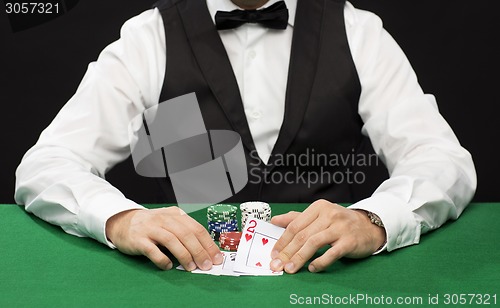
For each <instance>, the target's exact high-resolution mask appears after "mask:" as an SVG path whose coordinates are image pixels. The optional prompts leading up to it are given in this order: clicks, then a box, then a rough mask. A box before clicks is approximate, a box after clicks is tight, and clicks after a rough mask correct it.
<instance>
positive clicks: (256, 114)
mask: <svg viewBox="0 0 500 308" xmlns="http://www.w3.org/2000/svg"><path fill="white" fill-rule="evenodd" d="M250 117H251V118H252V119H254V120H258V119H260V118H261V117H262V112H260V111H259V110H254V111H252V113H250Z"/></svg>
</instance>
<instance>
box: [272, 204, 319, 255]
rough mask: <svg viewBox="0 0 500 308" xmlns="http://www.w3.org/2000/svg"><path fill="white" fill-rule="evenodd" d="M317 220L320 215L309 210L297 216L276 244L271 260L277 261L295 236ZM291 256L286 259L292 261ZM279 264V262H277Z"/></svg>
mask: <svg viewBox="0 0 500 308" xmlns="http://www.w3.org/2000/svg"><path fill="white" fill-rule="evenodd" d="M316 218H318V213H317V212H316V211H308V210H307V209H306V210H305V211H304V212H302V213H299V215H295V218H294V219H293V220H292V221H291V222H290V223H288V226H287V227H286V230H285V232H283V234H282V235H281V237H280V239H279V240H278V241H277V242H276V244H274V247H273V250H272V252H271V258H273V259H276V258H277V257H278V255H279V254H280V252H281V251H282V250H283V249H284V248H285V247H286V246H287V245H288V244H290V242H291V241H292V240H293V238H294V237H295V235H296V234H297V233H299V232H300V231H302V230H303V229H305V228H306V227H307V226H309V225H310V224H311V223H313V222H314V221H315V220H316ZM290 257H291V256H288V258H286V261H288V260H289V259H290ZM275 263H277V262H275Z"/></svg>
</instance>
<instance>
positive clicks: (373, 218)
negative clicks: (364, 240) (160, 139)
mask: <svg viewBox="0 0 500 308" xmlns="http://www.w3.org/2000/svg"><path fill="white" fill-rule="evenodd" d="M365 212H366V216H368V218H370V221H371V222H372V224H375V225H377V226H379V227H381V228H385V227H384V223H383V222H382V219H380V217H378V215H377V214H375V213H372V212H368V211H365Z"/></svg>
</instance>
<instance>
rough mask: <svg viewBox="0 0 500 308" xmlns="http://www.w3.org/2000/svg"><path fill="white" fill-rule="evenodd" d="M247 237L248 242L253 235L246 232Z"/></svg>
mask: <svg viewBox="0 0 500 308" xmlns="http://www.w3.org/2000/svg"><path fill="white" fill-rule="evenodd" d="M245 238H246V239H247V242H248V241H249V240H251V239H252V235H251V234H248V233H247V234H245Z"/></svg>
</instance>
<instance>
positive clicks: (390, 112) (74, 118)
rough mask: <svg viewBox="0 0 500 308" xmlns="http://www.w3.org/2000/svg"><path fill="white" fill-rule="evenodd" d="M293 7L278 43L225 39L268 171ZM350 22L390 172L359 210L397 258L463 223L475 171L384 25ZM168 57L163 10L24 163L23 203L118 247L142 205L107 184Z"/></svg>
mask: <svg viewBox="0 0 500 308" xmlns="http://www.w3.org/2000/svg"><path fill="white" fill-rule="evenodd" d="M275 2H277V0H271V1H269V2H268V3H267V4H266V5H265V7H267V6H269V5H271V4H273V3H275ZM285 2H286V4H287V7H288V9H289V11H290V20H289V25H288V27H287V29H286V30H284V31H281V32H277V31H273V32H272V33H271V32H270V31H268V30H267V29H264V28H262V27H261V26H259V25H256V24H246V25H243V26H241V27H240V28H237V29H233V30H225V31H219V34H220V36H221V39H222V42H223V44H224V46H225V48H226V50H227V53H228V55H229V59H230V62H231V64H232V67H233V70H234V73H235V76H236V79H237V82H238V86H239V89H240V93H241V95H242V99H243V104H244V109H245V113H246V117H247V120H248V124H249V127H250V131H251V133H252V136H253V139H254V142H255V145H256V148H257V151H258V154H259V156H260V157H261V158H262V159H263V160H264V161H265V162H267V159H268V158H269V154H270V153H271V151H272V149H273V146H274V144H275V142H276V139H277V136H278V133H279V130H280V127H281V123H282V121H283V114H284V102H285V89H286V82H287V76H288V63H289V59H290V50H291V40H292V33H293V26H294V18H295V10H296V0H285ZM207 3H208V8H209V11H210V14H211V15H212V17H214V16H215V13H216V11H217V10H224V11H230V10H233V9H236V8H237V7H236V6H235V5H234V4H233V3H232V2H231V1H230V0H207ZM345 22H346V31H347V36H348V41H349V46H350V48H351V53H352V56H353V59H354V63H355V66H356V69H357V71H358V75H359V79H360V82H361V87H362V92H361V98H360V101H359V114H360V116H361V118H362V119H363V121H364V126H363V129H362V132H363V134H365V135H367V136H368V137H370V139H371V141H372V143H373V146H374V149H375V151H376V153H377V154H378V155H379V156H380V158H381V159H382V160H383V161H384V163H385V164H386V165H387V167H388V169H389V173H390V179H388V180H387V181H385V182H384V183H382V185H381V186H380V187H379V188H378V189H377V190H376V191H375V192H374V194H373V195H372V196H371V197H370V198H368V199H365V200H362V201H360V202H358V203H356V204H354V205H352V206H351V208H356V209H364V210H367V211H371V212H374V213H376V214H377V215H378V216H380V218H381V219H382V221H383V222H384V224H385V228H386V232H387V250H389V251H391V250H393V249H396V248H400V247H404V246H407V245H411V244H415V243H418V242H419V239H420V235H421V233H424V232H426V231H429V230H432V229H435V228H438V227H439V226H440V225H442V224H443V223H444V222H445V221H446V220H448V219H456V218H458V216H459V215H460V214H461V213H462V211H463V210H464V208H465V206H466V205H467V204H468V203H469V201H470V200H471V198H472V196H473V194H474V192H475V188H476V174H475V169H474V165H473V162H472V159H471V156H470V154H469V153H468V152H467V151H466V150H465V149H463V148H462V147H461V146H460V144H459V142H458V140H457V138H456V137H455V135H454V133H453V132H452V130H451V129H450V127H449V125H448V124H447V123H446V121H445V120H444V119H443V118H442V117H441V115H440V114H439V112H438V109H437V105H436V102H435V99H434V97H433V96H431V95H425V94H424V92H423V91H422V89H421V88H420V86H419V84H418V81H417V77H416V76H415V73H414V71H413V69H412V67H411V65H410V63H409V62H408V60H407V59H406V57H405V55H404V53H403V52H402V51H401V49H400V48H399V46H398V45H397V43H396V42H395V41H394V40H393V39H392V37H391V36H390V35H389V34H388V33H387V32H386V31H385V30H384V29H383V27H382V22H381V20H380V19H379V18H378V17H377V16H376V15H374V14H373V13H370V12H366V11H363V10H359V9H356V8H354V7H353V6H352V5H351V4H350V3H347V4H346V6H345ZM166 57H167V52H166V46H165V33H164V27H163V21H162V17H161V15H160V13H159V11H158V10H157V9H153V10H148V11H146V12H144V13H142V14H141V15H139V16H137V17H134V18H132V19H130V20H129V21H127V22H126V23H125V24H124V26H123V28H122V30H121V37H120V39H119V40H118V41H116V42H114V43H112V44H110V45H109V46H108V47H106V48H105V49H104V50H103V51H102V53H101V54H100V56H99V58H98V60H97V61H96V62H93V63H91V64H90V65H89V68H88V71H87V73H86V74H85V77H84V78H83V80H82V82H81V84H80V86H79V87H78V90H77V91H76V93H75V95H74V96H73V97H72V98H71V99H70V100H69V101H68V103H67V104H66V105H65V106H64V107H63V108H62V109H61V111H60V112H59V114H58V115H57V116H56V118H55V119H54V120H53V122H52V123H51V124H50V125H49V126H48V127H47V129H45V130H44V131H43V132H42V134H41V136H40V139H39V140H38V142H37V143H36V145H35V146H34V147H33V148H31V149H30V150H29V151H28V152H27V153H26V155H25V156H24V158H23V160H22V162H21V164H20V166H19V167H18V169H17V172H16V175H17V179H16V193H15V199H16V202H18V203H19V204H24V205H25V208H26V211H28V212H32V213H34V214H35V215H37V216H39V217H41V218H42V219H44V220H46V221H49V222H51V223H54V224H57V225H60V226H61V227H62V228H63V229H64V230H65V231H66V232H68V233H70V234H74V235H77V236H89V237H93V238H95V239H97V240H99V241H100V242H102V243H105V244H107V245H109V246H110V247H113V245H112V243H110V242H109V241H108V240H107V239H106V234H105V225H106V221H107V220H108V218H110V217H111V216H112V215H114V214H117V213H119V212H121V211H124V210H129V209H135V208H142V206H141V205H139V204H137V203H135V202H134V201H132V200H129V199H126V198H125V197H124V195H123V194H122V193H121V192H120V191H118V190H117V189H116V188H115V187H113V186H112V185H111V184H109V183H108V182H107V181H106V180H105V179H104V176H105V174H106V172H107V171H108V170H109V169H110V168H112V167H113V166H114V165H115V164H117V163H119V162H121V161H123V160H125V159H126V158H127V157H128V156H129V155H130V148H129V137H128V125H129V123H130V121H132V119H133V118H134V117H135V116H136V115H138V114H141V113H142V112H143V111H144V110H145V109H147V108H150V107H151V106H153V105H155V104H158V101H159V97H160V92H161V89H162V85H163V80H164V75H165V66H166ZM331 129H335V123H334V122H332V123H331ZM263 201H265V200H263ZM331 201H335V200H331Z"/></svg>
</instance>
